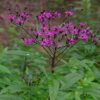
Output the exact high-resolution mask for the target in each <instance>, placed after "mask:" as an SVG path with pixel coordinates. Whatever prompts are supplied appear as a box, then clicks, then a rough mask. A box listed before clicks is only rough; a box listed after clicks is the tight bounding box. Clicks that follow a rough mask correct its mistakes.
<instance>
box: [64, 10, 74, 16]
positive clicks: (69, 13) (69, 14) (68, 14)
mask: <svg viewBox="0 0 100 100" xmlns="http://www.w3.org/2000/svg"><path fill="white" fill-rule="evenodd" d="M73 14H74V13H73V12H72V11H66V12H65V15H66V16H67V17H71V16H73Z"/></svg>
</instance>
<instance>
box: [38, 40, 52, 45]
mask: <svg viewBox="0 0 100 100" xmlns="http://www.w3.org/2000/svg"><path fill="white" fill-rule="evenodd" d="M40 44H41V45H42V46H51V45H53V41H52V40H49V39H43V40H41V41H40Z"/></svg>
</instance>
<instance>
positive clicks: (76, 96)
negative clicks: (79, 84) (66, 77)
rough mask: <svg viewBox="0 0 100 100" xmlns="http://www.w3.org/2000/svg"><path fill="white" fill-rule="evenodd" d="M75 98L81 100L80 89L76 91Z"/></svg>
mask: <svg viewBox="0 0 100 100" xmlns="http://www.w3.org/2000/svg"><path fill="white" fill-rule="evenodd" d="M75 100H81V97H80V93H79V91H75Z"/></svg>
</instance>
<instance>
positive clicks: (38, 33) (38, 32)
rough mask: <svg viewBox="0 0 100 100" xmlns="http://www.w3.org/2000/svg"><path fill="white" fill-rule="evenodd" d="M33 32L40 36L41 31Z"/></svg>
mask: <svg viewBox="0 0 100 100" xmlns="http://www.w3.org/2000/svg"><path fill="white" fill-rule="evenodd" d="M34 34H35V35H36V36H41V35H42V33H41V32H40V31H37V32H34Z"/></svg>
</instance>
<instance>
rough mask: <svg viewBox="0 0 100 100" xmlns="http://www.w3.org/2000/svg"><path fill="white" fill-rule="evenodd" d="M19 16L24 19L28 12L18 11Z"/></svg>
mask: <svg viewBox="0 0 100 100" xmlns="http://www.w3.org/2000/svg"><path fill="white" fill-rule="evenodd" d="M20 17H21V18H22V20H24V21H25V20H26V19H27V18H28V14H27V13H26V12H22V13H20Z"/></svg>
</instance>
